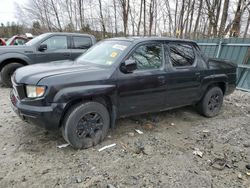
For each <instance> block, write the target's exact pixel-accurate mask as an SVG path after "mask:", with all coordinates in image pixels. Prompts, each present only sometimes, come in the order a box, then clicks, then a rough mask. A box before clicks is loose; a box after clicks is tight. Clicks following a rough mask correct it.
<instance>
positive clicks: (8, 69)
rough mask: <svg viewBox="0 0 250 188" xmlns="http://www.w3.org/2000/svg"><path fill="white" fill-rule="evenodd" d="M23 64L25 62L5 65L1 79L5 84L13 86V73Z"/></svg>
mask: <svg viewBox="0 0 250 188" xmlns="http://www.w3.org/2000/svg"><path fill="white" fill-rule="evenodd" d="M22 66H23V64H20V63H10V64H7V65H5V66H4V67H3V69H2V71H1V79H2V83H3V85H5V86H7V87H11V86H12V84H11V76H12V74H13V73H14V72H15V70H16V69H18V68H20V67H22Z"/></svg>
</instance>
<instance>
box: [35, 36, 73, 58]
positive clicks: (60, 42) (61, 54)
mask: <svg viewBox="0 0 250 188" xmlns="http://www.w3.org/2000/svg"><path fill="white" fill-rule="evenodd" d="M42 44H46V45H47V49H46V50H44V51H38V50H37V54H36V60H37V61H36V62H50V61H59V60H70V59H71V51H70V49H69V40H68V37H67V36H66V35H58V36H51V37H49V38H47V39H45V40H44V41H43V42H41V44H40V45H42Z"/></svg>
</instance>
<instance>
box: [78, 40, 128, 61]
mask: <svg viewBox="0 0 250 188" xmlns="http://www.w3.org/2000/svg"><path fill="white" fill-rule="evenodd" d="M130 44H131V42H128V41H103V42H99V43H97V44H96V45H94V46H93V47H92V48H90V49H89V50H88V51H87V52H85V53H84V54H83V55H81V56H80V57H79V58H77V60H76V61H77V62H78V63H94V64H99V65H106V66H109V65H112V64H113V63H114V62H115V61H116V60H117V59H118V58H119V57H120V56H121V54H122V53H123V51H124V50H125V49H126V48H127V47H128V46H129V45H130Z"/></svg>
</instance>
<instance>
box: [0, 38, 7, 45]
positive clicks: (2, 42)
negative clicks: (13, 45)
mask: <svg viewBox="0 0 250 188" xmlns="http://www.w3.org/2000/svg"><path fill="white" fill-rule="evenodd" d="M5 45H6V42H5V40H4V39H3V38H0V46H5Z"/></svg>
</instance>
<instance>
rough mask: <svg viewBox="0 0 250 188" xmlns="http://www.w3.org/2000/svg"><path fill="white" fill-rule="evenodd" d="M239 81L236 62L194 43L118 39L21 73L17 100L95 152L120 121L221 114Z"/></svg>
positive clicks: (29, 115) (19, 108)
mask: <svg viewBox="0 0 250 188" xmlns="http://www.w3.org/2000/svg"><path fill="white" fill-rule="evenodd" d="M235 82H236V66H235V65H234V64H232V63H230V62H226V61H222V60H217V59H206V58H204V57H203V56H202V54H201V52H200V50H199V47H198V46H197V44H196V43H195V42H193V41H187V40H176V39H168V38H114V39H107V40H104V41H101V42H99V43H98V44H96V45H95V46H93V47H92V48H90V49H89V50H88V51H87V52H85V53H84V54H83V55H81V56H80V57H79V58H77V59H76V60H75V61H62V62H55V63H49V64H36V65H31V66H26V67H23V68H20V69H18V70H17V71H16V72H15V73H14V75H13V77H12V83H13V90H12V92H11V95H10V99H11V101H12V102H11V104H12V107H13V109H14V110H15V111H16V112H17V113H18V114H19V116H20V117H22V118H23V119H24V120H28V121H30V122H34V123H36V124H40V125H42V126H44V127H46V128H48V129H59V128H60V129H61V130H62V135H63V137H64V138H65V140H66V141H67V142H68V143H70V144H71V145H72V146H73V147H74V148H88V147H91V146H94V145H96V144H98V143H99V142H101V141H102V140H103V139H104V138H105V136H106V135H107V132H108V130H109V128H110V127H111V128H114V127H115V121H116V119H117V118H119V117H123V116H130V115H135V114H141V113H148V112H156V111H164V110H168V109H172V108H177V107H181V106H186V105H194V106H196V107H197V109H198V112H200V113H201V114H203V115H204V116H207V117H213V116H216V115H217V114H218V113H219V111H220V109H221V106H222V103H223V96H224V95H227V94H230V93H232V92H233V91H234V90H235Z"/></svg>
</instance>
